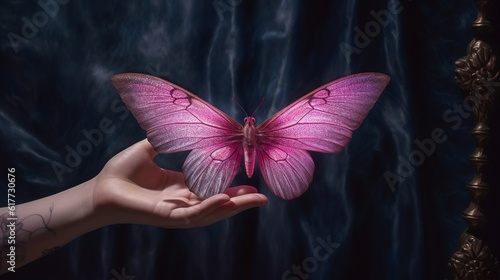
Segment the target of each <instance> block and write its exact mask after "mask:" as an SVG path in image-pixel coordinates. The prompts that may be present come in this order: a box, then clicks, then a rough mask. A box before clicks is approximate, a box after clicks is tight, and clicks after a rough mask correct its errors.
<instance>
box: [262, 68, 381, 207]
mask: <svg viewBox="0 0 500 280" xmlns="http://www.w3.org/2000/svg"><path fill="white" fill-rule="evenodd" d="M389 80H390V79H389V76H387V75H384V74H380V73H361V74H355V75H351V76H346V77H343V78H340V79H338V80H335V81H333V82H331V83H328V84H326V85H324V86H322V87H319V88H318V89H316V90H314V91H312V92H310V93H309V94H307V95H305V96H303V97H302V98H300V99H299V100H297V101H296V102H294V103H292V104H291V105H289V106H287V107H286V108H284V109H283V110H281V111H279V112H278V113H276V114H275V115H274V116H272V117H271V118H269V119H268V120H266V121H265V122H263V123H262V124H260V125H259V126H257V128H256V130H257V143H258V147H259V148H258V162H259V167H260V169H261V172H262V175H263V177H264V180H265V181H266V183H267V185H268V186H269V188H270V189H271V191H272V192H273V193H274V194H276V195H277V196H279V197H281V198H283V199H292V198H295V197H298V196H300V195H301V194H302V193H304V192H305V191H306V190H307V189H308V188H309V184H310V183H311V181H312V176H313V173H314V162H313V161H312V159H311V157H310V155H309V153H308V152H307V151H317V152H323V153H336V152H339V151H341V150H343V149H344V147H345V146H346V145H347V143H348V142H349V141H350V140H351V137H352V133H353V131H354V130H355V129H356V128H358V127H359V126H360V125H361V122H362V121H363V120H364V118H365V117H366V115H367V114H368V112H369V111H370V109H371V108H372V107H373V105H374V104H375V102H376V101H377V99H378V97H379V96H380V94H381V93H382V91H383V90H384V88H385V87H386V86H387V84H388V83H389Z"/></svg>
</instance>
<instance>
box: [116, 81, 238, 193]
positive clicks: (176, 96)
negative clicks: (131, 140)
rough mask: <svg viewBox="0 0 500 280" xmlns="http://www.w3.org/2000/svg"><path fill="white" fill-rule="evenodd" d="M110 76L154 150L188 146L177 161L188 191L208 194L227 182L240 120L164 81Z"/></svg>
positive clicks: (231, 173)
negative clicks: (183, 160)
mask: <svg viewBox="0 0 500 280" xmlns="http://www.w3.org/2000/svg"><path fill="white" fill-rule="evenodd" d="M111 80H112V83H113V85H114V86H115V87H116V89H117V90H118V92H119V94H120V96H121V98H122V100H123V102H124V103H125V104H126V105H127V107H128V109H129V110H130V111H131V112H132V114H133V115H134V117H135V118H136V119H137V121H138V122H139V125H140V126H141V127H142V128H143V129H144V130H146V132H147V137H148V140H149V141H150V142H151V144H152V145H153V147H154V148H155V149H156V150H157V151H158V152H159V153H174V152H179V151H186V150H193V151H192V152H191V153H190V154H189V156H188V158H187V159H186V161H185V162H184V166H183V171H184V175H185V176H186V184H187V185H188V187H189V189H190V190H191V191H193V192H194V193H196V194H197V195H199V196H201V197H208V196H211V195H214V194H217V193H220V192H223V191H224V190H225V189H226V188H227V187H228V186H229V185H230V184H231V182H232V180H233V179H234V176H235V175H236V172H237V171H238V168H239V165H240V163H241V139H242V125H241V124H239V123H237V122H236V121H234V120H233V119H231V118H230V117H229V116H227V115H226V114H224V113H223V112H222V111H220V110H218V109H217V108H215V107H213V106H212V105H210V104H208V103H207V102H205V101H203V100H202V99H201V98H199V97H197V96H196V95H194V94H192V93H190V92H189V91H187V90H185V89H183V88H181V87H179V86H177V85H175V84H172V83H170V82H167V81H165V80H162V79H159V78H156V77H153V76H149V75H144V74H131V73H126V74H118V75H115V76H113V77H112V79H111Z"/></svg>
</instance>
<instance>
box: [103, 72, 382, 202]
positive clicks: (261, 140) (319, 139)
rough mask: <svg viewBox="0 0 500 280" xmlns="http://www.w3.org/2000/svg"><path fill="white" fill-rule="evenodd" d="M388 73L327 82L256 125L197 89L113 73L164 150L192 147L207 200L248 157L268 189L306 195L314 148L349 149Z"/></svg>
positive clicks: (194, 176)
mask: <svg viewBox="0 0 500 280" xmlns="http://www.w3.org/2000/svg"><path fill="white" fill-rule="evenodd" d="M389 80H390V79H389V77H388V76H387V75H384V74H380V73H360V74H354V75H350V76H346V77H343V78H340V79H338V80H335V81H333V82H330V83H328V84H325V85H323V86H321V87H319V88H317V89H316V90H313V91H312V92H310V93H308V94H306V95H304V96H303V97H301V98H299V99H298V100H297V101H295V102H293V103H292V104H290V105H288V106H287V107H285V108H284V109H282V110H281V111H279V112H277V113H276V114H274V115H273V116H272V117H271V118H269V119H267V120H266V121H264V122H263V123H261V124H259V125H258V126H255V119H254V118H253V116H247V117H246V118H245V119H244V125H241V124H240V123H238V122H236V121H235V120H233V119H232V118H231V117H229V116H228V115H226V114H225V113H223V112H222V111H220V110H219V109H217V108H215V107H214V106H212V105H210V104H209V103H207V102H206V101H204V100H202V99H201V98H199V97H198V96H196V95H194V94H192V93H191V92H189V91H187V90H185V89H183V88H181V87H179V86H177V85H175V84H173V83H170V82H167V81H164V80H162V79H159V78H156V77H152V76H149V75H144V74H132V73H126V74H119V75H115V76H113V77H112V82H113V84H114V86H115V87H116V88H117V90H118V92H119V93H120V96H121V97H122V100H123V101H124V103H125V104H126V105H127V107H128V108H129V110H130V111H131V112H132V114H133V115H134V117H135V118H136V119H137V120H138V122H139V125H140V126H141V127H142V128H144V129H145V130H146V131H147V137H148V140H149V141H150V142H151V144H152V145H153V147H154V148H155V149H156V150H157V151H158V152H159V153H174V152H179V151H186V150H191V152H190V153H189V155H188V156H187V158H186V160H185V162H184V165H183V173H184V178H185V181H186V185H187V186H188V187H189V189H190V190H191V191H192V192H194V193H195V194H197V195H198V196H200V197H202V198H206V197H209V196H212V195H214V194H217V193H222V192H224V190H226V188H228V187H229V185H230V184H231V182H232V181H233V179H234V177H235V176H236V173H237V172H238V170H239V167H240V165H241V162H242V161H243V162H244V166H245V170H246V173H247V176H248V177H249V178H250V177H252V175H253V173H254V168H255V164H256V163H257V164H258V165H259V169H260V171H261V173H262V176H263V178H264V180H265V182H266V184H267V185H268V187H269V189H270V190H271V191H272V192H273V193H274V194H276V195H277V196H279V197H281V198H283V199H287V200H288V199H293V198H295V197H298V196H300V195H301V194H303V193H304V192H305V191H306V190H307V189H308V187H309V185H310V183H311V182H312V178H313V173H314V162H313V160H312V158H311V155H310V154H309V152H308V151H316V152H323V153H336V152H339V151H341V150H343V149H344V147H345V146H346V145H347V143H348V142H349V141H350V139H351V137H352V133H353V131H354V130H355V129H356V128H358V127H359V125H360V124H361V122H362V121H363V119H364V118H365V117H366V115H367V114H368V112H369V111H370V109H371V108H372V107H373V105H374V104H375V102H376V101H377V99H378V97H379V95H380V94H381V93H382V91H383V90H384V88H385V87H386V85H387V84H388V83H389Z"/></svg>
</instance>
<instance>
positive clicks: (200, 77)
mask: <svg viewBox="0 0 500 280" xmlns="http://www.w3.org/2000/svg"><path fill="white" fill-rule="evenodd" d="M42 2H47V1H42ZM49 2H50V1H49ZM60 2H61V4H57V7H58V8H57V9H55V8H54V7H52V8H53V9H52V10H50V9H49V10H48V12H49V13H51V14H49V15H46V16H45V18H44V17H43V13H46V12H44V9H43V8H42V6H41V5H40V4H37V3H36V2H34V1H13V0H9V1H2V2H1V4H0V29H1V34H0V35H1V36H0V46H1V51H0V90H1V97H0V122H1V126H0V139H2V140H1V141H2V145H1V147H0V149H1V151H0V152H1V155H2V159H1V162H0V166H1V170H4V171H3V172H6V171H5V170H6V168H7V167H15V168H16V170H17V171H16V174H17V176H18V184H17V194H18V197H17V200H18V203H20V202H21V201H23V202H26V201H30V200H34V199H37V198H41V197H44V196H48V195H51V194H54V193H57V192H60V191H62V190H64V189H67V188H70V187H72V186H75V185H77V184H79V183H81V182H83V181H86V180H88V179H90V178H92V177H93V176H95V175H96V174H97V173H98V172H99V170H100V169H101V168H102V167H103V166H104V164H105V163H106V162H107V160H109V159H110V158H111V157H112V156H113V155H115V154H116V153H118V152H119V151H121V150H122V149H124V148H126V147H128V146H130V145H131V144H133V143H135V142H137V141H139V140H141V139H143V138H144V137H145V133H144V131H143V130H142V129H141V128H140V127H139V126H138V124H137V122H136V120H135V119H134V118H133V116H132V115H131V114H130V113H128V111H126V110H125V106H124V104H123V103H121V101H120V98H119V96H118V94H117V93H116V91H115V89H114V88H113V87H112V85H111V83H110V76H111V75H113V74H117V73H122V72H141V73H149V74H152V75H155V76H159V77H162V78H165V79H167V80H169V81H171V82H173V83H176V84H178V85H180V86H182V87H184V88H186V89H188V90H190V91H192V92H194V93H195V94H197V95H199V96H200V97H202V98H203V99H205V100H207V101H208V102H210V103H211V104H213V105H214V106H216V107H218V108H220V109H222V110H223V111H225V112H226V113H228V114H229V115H230V116H232V117H234V118H235V119H237V120H243V117H244V116H245V115H244V113H243V112H241V110H240V109H239V108H238V107H237V106H236V105H235V103H234V102H233V99H232V96H233V95H236V96H237V99H238V100H239V102H240V103H241V104H242V106H243V107H244V108H245V109H246V110H247V111H249V112H251V111H253V110H254V109H255V108H256V107H257V106H258V104H259V103H260V101H261V99H262V97H265V99H266V101H265V103H264V105H263V106H262V107H261V108H260V109H259V111H258V112H257V114H256V115H255V116H256V119H257V123H260V122H262V121H263V120H265V119H266V118H267V117H269V116H271V115H272V114H273V113H275V112H277V111H278V110H279V109H281V108H283V107H284V106H286V105H287V104H289V103H291V102H293V101H294V100H296V99H297V98H299V97H300V96H302V95H304V94H306V93H307V92H309V91H310V90H313V89H314V88H316V87H318V86H320V85H322V84H324V83H327V82H329V81H331V80H334V79H336V78H339V77H341V76H345V75H348V74H352V73H357V72H365V71H376V72H383V73H386V74H388V75H390V76H391V79H392V80H391V83H390V84H389V86H388V87H387V89H386V90H385V92H384V93H383V94H382V96H381V97H380V99H379V101H378V103H377V104H376V105H375V107H374V108H373V110H372V111H371V113H370V114H369V115H368V117H367V119H366V120H365V121H364V123H363V125H362V126H361V127H360V128H359V129H358V130H357V131H356V132H355V133H354V135H353V140H352V142H351V143H350V144H349V145H348V147H347V148H346V150H345V151H343V152H341V153H339V154H335V155H329V154H316V153H315V154H314V155H313V157H314V160H315V163H316V171H315V176H314V180H313V183H312V184H311V186H310V189H309V190H308V191H307V192H306V193H305V194H304V195H303V196H301V197H300V198H298V199H295V200H293V201H283V200H281V199H279V198H277V197H275V196H273V195H272V194H270V192H269V191H268V190H267V188H266V187H265V184H264V183H263V180H261V177H259V176H260V175H259V176H254V178H253V179H252V180H248V179H246V178H245V176H243V175H238V177H237V179H236V181H235V183H234V184H240V183H247V184H248V183H250V184H252V185H255V186H256V187H258V188H259V191H260V192H262V193H264V194H266V195H268V196H269V205H267V206H264V207H261V208H259V209H253V210H249V211H247V212H245V213H242V214H240V215H238V216H236V217H234V218H231V219H228V220H226V221H223V222H220V223H217V224H215V225H212V226H208V227H205V228H197V229H189V230H164V229H159V228H153V227H148V226H138V225H115V226H109V227H106V228H102V229H100V230H97V231H95V232H92V233H89V234H86V235H84V236H82V237H80V238H78V239H76V240H74V241H73V242H71V243H69V244H68V245H66V246H65V247H63V248H61V249H60V250H59V251H57V252H56V253H54V254H52V255H50V256H47V257H45V258H43V259H40V260H38V261H35V262H33V263H31V264H29V265H27V266H25V267H23V268H21V269H19V270H18V271H17V272H16V273H15V274H10V275H9V276H7V277H4V278H5V279H8V278H12V277H17V278H18V279H112V278H113V277H115V274H114V273H113V271H115V272H117V273H118V275H120V274H121V271H122V268H124V269H125V274H127V275H133V276H135V279H300V277H298V276H297V275H296V276H295V277H297V278H293V277H292V276H289V277H288V278H286V277H285V278H282V277H283V274H284V273H285V271H287V270H291V269H292V266H293V265H297V266H301V265H302V263H303V261H304V260H306V259H307V258H308V257H313V256H314V249H315V248H316V247H317V246H318V244H319V243H318V241H317V239H318V238H321V239H324V240H327V239H328V238H330V240H331V241H332V242H335V243H337V244H338V248H336V249H335V250H334V252H333V253H332V254H331V255H330V256H329V257H328V258H327V259H326V260H325V261H323V262H321V261H320V262H318V265H317V267H314V269H310V270H311V272H308V273H307V274H308V277H309V278H308V279H440V280H441V279H445V278H446V277H447V268H446V265H447V262H448V259H449V257H450V255H451V254H452V253H453V252H454V251H455V250H456V248H457V240H458V237H459V235H460V234H461V233H462V231H463V230H464V229H465V226H466V224H465V222H464V221H463V220H462V218H461V216H460V215H461V212H462V211H463V210H464V209H465V208H466V206H467V204H468V201H469V196H468V194H467V192H466V190H465V185H466V184H467V182H468V181H469V180H470V179H471V176H472V168H471V167H470V164H469V162H468V160H467V159H468V156H469V155H470V153H471V152H472V150H473V147H474V142H473V139H472V138H471V136H470V129H471V128H472V124H473V122H472V117H460V115H459V114H458V113H453V112H452V113H450V112H448V114H446V112H447V111H449V110H453V108H454V107H453V106H454V105H461V104H462V100H463V96H461V94H460V92H459V90H458V87H457V86H456V84H455V82H454V80H453V71H454V61H455V60H456V59H457V58H459V57H461V56H463V55H464V54H465V50H466V46H467V44H468V42H469V41H470V40H471V38H472V37H473V35H472V32H471V28H470V25H471V23H472V21H473V20H474V18H475V15H476V11H475V9H474V7H473V5H472V1H470V0H460V1H453V3H452V2H450V1H444V0H443V1H442V0H440V1H430V0H429V1H402V2H400V3H399V2H397V1H396V2H390V3H388V2H386V1H368V0H358V1H307V2H306V1H282V2H279V1H263V0H220V1H214V2H212V1H160V0H150V1H77V0H70V1H68V0H66V1H62V0H60ZM63 2H64V3H63ZM53 3H55V2H53ZM388 5H389V6H388ZM392 7H395V8H392ZM395 9H396V10H395ZM380 11H382V13H384V12H385V14H386V15H389V17H388V18H386V21H384V22H377V21H376V16H375V15H374V13H376V14H379V13H380ZM390 11H393V13H391V12H390ZM371 12H372V13H371ZM382 17H383V16H382ZM23 18H25V21H29V22H30V24H34V23H38V25H39V27H37V28H36V32H34V31H33V30H24V32H23V26H24V25H26V23H25V21H23ZM35 21H36V22H35ZM377 26H378V29H377ZM35 27H36V26H35ZM25 28H26V27H25ZM366 28H368V30H367V29H366ZM370 28H371V29H370ZM358 30H361V31H364V32H365V33H369V34H370V36H368V37H366V38H364V40H363V38H361V37H359V36H360V35H357V34H359V31H358ZM29 31H32V32H29ZM9 34H10V35H9ZM13 34H16V35H17V36H18V37H15V36H14V35H13ZM20 37H22V38H24V40H22V39H19V38H20ZM28 37H30V38H28ZM12 38H17V39H16V40H14V41H13V39H12ZM356 42H357V43H356ZM347 45H350V46H352V48H354V47H356V46H357V47H358V50H356V52H353V53H350V54H349V52H346V48H347V49H349V47H346V46H347ZM105 118H107V119H109V120H110V121H111V122H112V125H113V127H114V130H113V131H112V132H111V133H105V134H103V135H104V137H103V140H102V142H99V143H98V144H97V145H93V146H92V151H91V152H90V153H89V155H87V156H84V157H83V158H82V162H81V163H79V164H78V166H77V167H75V168H72V171H71V172H65V173H62V174H60V176H59V177H58V175H57V172H55V169H54V167H53V166H54V164H56V163H60V164H65V160H66V159H65V158H66V156H67V154H68V149H76V148H77V147H78V145H79V143H81V142H82V141H84V140H86V137H85V135H84V131H90V130H93V129H99V123H100V122H101V121H102V120H103V119H105ZM435 129H438V130H439V129H441V130H442V131H443V133H444V135H445V136H446V140H445V141H444V142H443V143H434V144H435V149H432V152H430V153H429V155H428V156H425V159H424V162H423V163H422V164H417V166H411V167H408V164H407V163H405V162H408V161H410V156H411V155H412V154H413V155H414V154H415V153H416V152H415V151H418V150H419V147H418V146H417V145H416V144H415V140H417V139H418V140H420V141H424V139H430V138H431V135H432V132H433V130H435ZM183 156H185V155H182V156H178V155H174V156H166V157H162V159H161V161H162V162H164V164H166V165H167V166H169V167H172V168H180V166H181V165H182V161H183ZM165 162H166V163H165ZM388 172H391V173H393V174H400V175H403V176H402V177H401V178H400V182H398V183H397V184H395V185H394V186H392V187H390V184H389V183H388V182H387V180H386V176H385V175H387V174H388ZM0 184H2V186H4V185H5V184H6V180H2V181H1V183H0ZM2 189H6V187H3V188H2ZM5 193H7V192H6V191H5ZM4 204H5V202H3V201H2V205H4ZM309 260H310V259H309ZM115 278H116V277H115Z"/></svg>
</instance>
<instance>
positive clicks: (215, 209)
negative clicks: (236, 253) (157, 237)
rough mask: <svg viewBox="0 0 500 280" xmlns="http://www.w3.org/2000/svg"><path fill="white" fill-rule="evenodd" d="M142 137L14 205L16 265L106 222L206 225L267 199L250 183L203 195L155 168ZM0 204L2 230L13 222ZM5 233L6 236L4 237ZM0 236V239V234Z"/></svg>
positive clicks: (5, 249)
mask: <svg viewBox="0 0 500 280" xmlns="http://www.w3.org/2000/svg"><path fill="white" fill-rule="evenodd" d="M156 154H157V153H156V152H155V150H154V149H153V147H152V146H151V145H150V144H149V142H148V141H147V140H143V141H141V142H138V143H136V144H135V145H133V146H131V147H129V148H127V149H125V150H124V151H122V152H121V153H119V154H117V155H116V156H114V157H113V158H112V159H111V160H109V161H108V163H107V164H106V165H105V166H104V168H103V169H102V170H101V172H100V173H99V174H98V175H97V176H96V177H94V178H92V179H90V180H89V181H86V182H83V183H81V184H80V185H77V186H75V187H73V188H70V189H68V190H65V191H63V192H60V193H57V194H54V195H51V196H48V197H45V198H42V199H38V200H35V201H32V202H28V203H24V204H20V205H17V206H16V209H15V214H16V216H17V223H16V244H15V246H16V261H15V268H16V269H18V268H20V267H21V266H23V265H25V264H27V263H29V262H31V261H33V260H36V259H38V258H40V257H42V256H44V255H46V254H48V253H50V252H52V251H53V250H55V249H56V248H58V247H61V246H63V245H64V244H66V243H68V242H69V241H71V240H73V239H75V238H77V237H78V236H80V235H82V234H85V233H87V232H89V231H93V230H96V229H98V228H101V227H104V226H107V225H111V224H143V225H151V226H157V227H162V228H193V227H200V226H206V225H210V224H213V223H216V222H218V221H221V220H223V219H226V218H229V217H231V216H234V215H236V214H238V213H240V212H241V211H244V210H247V209H249V208H253V207H258V206H262V205H265V204H267V202H268V200H267V197H266V196H264V195H262V194H259V193H257V190H256V189H255V188H254V187H251V186H237V187H231V188H229V189H227V190H226V192H225V193H223V194H217V195H214V196H212V197H209V198H207V199H205V200H202V199H200V198H199V197H197V196H196V195H195V194H194V193H192V192H191V191H189V189H188V188H187V186H186V185H185V184H184V178H183V175H182V173H180V172H176V171H171V170H165V169H162V168H160V167H158V166H157V165H156V164H155V163H154V162H153V158H154V156H156ZM8 213H9V211H8V209H7V208H1V209H0V222H1V224H0V226H1V228H2V232H3V233H2V234H5V235H8V231H9V229H8V228H7V225H8V224H9V223H10V222H12V221H10V220H7V219H6V217H10V216H8V215H7V214H8ZM4 238H5V237H4ZM2 239H3V238H2ZM3 240H4V241H3V242H2V245H1V254H2V255H1V256H0V261H1V264H0V273H6V272H8V270H7V269H8V267H9V265H8V264H7V262H6V261H7V260H8V257H7V254H8V253H9V248H10V246H11V245H9V244H7V242H5V240H6V238H5V239H3Z"/></svg>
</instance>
